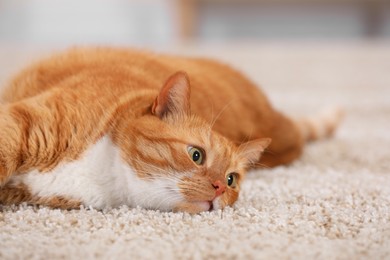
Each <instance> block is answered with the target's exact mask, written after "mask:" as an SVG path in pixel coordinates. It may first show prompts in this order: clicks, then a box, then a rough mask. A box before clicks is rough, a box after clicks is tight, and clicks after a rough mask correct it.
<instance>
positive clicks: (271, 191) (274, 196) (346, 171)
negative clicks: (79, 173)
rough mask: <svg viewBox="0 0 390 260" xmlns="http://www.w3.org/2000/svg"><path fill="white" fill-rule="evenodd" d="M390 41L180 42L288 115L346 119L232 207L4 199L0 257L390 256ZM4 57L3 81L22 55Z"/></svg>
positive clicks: (250, 181) (262, 173) (250, 185)
mask: <svg viewBox="0 0 390 260" xmlns="http://www.w3.org/2000/svg"><path fill="white" fill-rule="evenodd" d="M387 46H390V45H385V44H377V43H376V44H375V43H371V44H355V45H352V46H350V45H348V44H344V45H337V46H336V45H330V46H328V45H309V46H301V45H292V46H290V45H289V46H287V45H279V46H278V45H261V46H255V47H254V46H252V47H250V46H243V47H242V48H236V49H237V50H240V51H233V50H235V49H234V48H235V47H225V48H219V47H207V48H206V47H204V48H203V49H202V48H196V49H195V48H193V49H191V48H187V49H185V48H183V49H176V50H175V52H180V53H187V54H191V55H192V54H202V55H206V56H214V57H217V58H219V59H222V60H225V61H227V62H228V63H230V64H233V65H235V66H236V67H238V68H240V69H241V70H242V71H244V72H245V73H246V74H248V75H249V76H250V77H251V78H252V79H253V80H254V81H256V82H258V83H259V84H262V86H263V89H264V90H265V91H266V92H267V93H268V95H269V97H270V99H271V100H272V102H273V103H274V104H275V105H276V107H278V108H280V109H281V110H283V111H288V112H289V113H291V114H307V113H310V112H311V111H316V110H318V109H320V108H322V107H325V106H326V105H332V104H339V105H341V106H343V107H344V108H345V110H346V117H345V120H344V121H343V123H342V125H341V126H340V128H339V130H338V132H337V133H336V135H335V137H334V138H332V139H328V140H323V141H320V142H316V143H312V144H309V145H308V146H307V148H306V150H305V153H304V155H303V157H302V158H301V159H300V160H298V161H296V162H295V163H293V164H292V165H289V166H283V167H277V168H274V169H264V170H258V171H254V172H251V173H249V174H248V177H247V179H246V181H245V183H244V184H243V187H242V193H241V196H240V199H239V200H238V202H237V203H236V204H235V205H234V207H233V208H227V209H224V210H222V211H221V210H218V211H212V212H205V213H202V214H198V215H189V214H185V213H171V212H159V211H153V210H145V209H141V208H128V207H121V208H118V209H111V210H105V211H96V210H94V209H85V208H82V209H80V210H72V211H63V210H53V209H48V208H44V207H31V206H26V205H22V206H10V207H4V206H0V259H42V258H45V259H92V258H102V259H128V258H131V259H141V258H142V259H144V258H146V259H152V258H162V259H172V258H180V259H182V258H184V259H202V258H207V259H209V258H222V259H238V258H240V259H274V258H277V259H279V258H280V259H313V258H316V259H389V258H390V132H389V131H390V72H389V68H390V47H387ZM0 54H1V56H2V57H1V58H0V66H1V67H0V71H1V74H0V76H1V80H2V81H3V80H4V79H5V77H6V76H7V75H8V74H9V71H10V69H9V66H10V64H11V65H12V66H14V68H15V69H16V67H17V66H20V65H21V64H22V63H24V62H22V61H23V58H20V56H21V55H22V54H20V53H19V52H17V51H15V50H13V51H12V50H11V51H9V50H7V49H4V48H3V49H2V50H1V51H0ZM18 57H19V58H18ZM29 57H31V56H29Z"/></svg>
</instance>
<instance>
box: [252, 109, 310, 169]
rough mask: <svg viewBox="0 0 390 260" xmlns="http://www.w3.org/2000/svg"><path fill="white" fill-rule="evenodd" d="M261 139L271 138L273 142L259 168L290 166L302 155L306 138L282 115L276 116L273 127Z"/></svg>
mask: <svg viewBox="0 0 390 260" xmlns="http://www.w3.org/2000/svg"><path fill="white" fill-rule="evenodd" d="M261 137H270V138H271V139H272V142H271V144H270V145H269V146H268V148H267V149H266V151H265V152H264V153H263V155H262V156H261V159H260V162H259V164H258V166H259V167H274V166H277V165H282V164H288V163H290V162H292V161H293V160H295V159H296V158H298V157H299V156H300V155H301V154H302V151H303V146H304V138H303V135H302V133H301V131H300V129H299V128H298V126H297V125H296V123H295V122H294V121H292V120H291V119H289V118H287V117H286V116H284V115H282V114H280V113H276V114H275V116H274V120H273V122H272V127H270V128H269V129H267V131H266V132H264V133H261Z"/></svg>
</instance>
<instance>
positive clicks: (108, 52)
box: [0, 48, 340, 213]
mask: <svg viewBox="0 0 390 260" xmlns="http://www.w3.org/2000/svg"><path fill="white" fill-rule="evenodd" d="M339 114H340V113H339V112H338V111H333V112H331V113H328V114H326V115H322V116H319V117H317V118H313V119H312V120H300V121H298V120H292V119H290V118H288V117H286V116H284V115H283V114H281V113H279V112H278V111H276V110H275V109H274V108H273V107H272V105H271V104H270V102H269V101H268V100H267V98H266V97H265V95H264V94H263V93H262V92H261V90H260V89H259V88H258V87H257V86H256V85H255V84H253V83H252V82H251V81H250V80H248V79H247V78H246V77H245V76H243V75H242V74H241V73H240V72H238V71H236V70H234V69H233V68H231V67H229V66H228V65H225V64H221V63H219V62H216V61H213V60H209V59H204V58H188V57H187V58H186V57H178V56H170V55H164V54H156V53H152V52H147V51H139V50H132V49H119V48H117V49H115V48H74V49H70V50H67V51H65V52H63V53H60V54H56V55H54V56H51V57H49V58H47V59H44V60H42V61H40V62H38V63H36V64H33V65H32V66H30V67H28V68H26V69H24V70H23V71H22V72H20V73H19V74H18V75H17V76H16V77H14V78H13V79H12V80H11V81H10V83H9V84H8V85H7V86H5V89H4V91H3V95H2V98H1V107H0V204H3V205H8V204H19V203H22V202H26V203H28V204H37V205H45V206H49V207H53V208H61V209H77V208H79V207H80V206H81V205H84V206H86V207H93V208H96V209H103V208H114V207H118V206H121V205H128V206H131V207H135V206H140V207H143V208H147V209H156V210H162V211H184V212H188V213H199V212H202V211H209V210H213V209H214V210H217V209H223V208H224V207H226V206H232V205H233V204H234V203H235V201H236V200H237V198H238V195H239V191H240V185H241V184H242V181H243V179H244V177H245V174H246V172H247V171H248V170H249V169H251V168H255V167H273V166H277V165H281V164H288V163H290V162H292V161H293V160H295V159H296V158H298V157H299V156H300V155H301V153H302V149H303V146H304V144H305V142H306V141H309V140H315V139H319V138H322V137H326V136H329V135H331V134H332V133H333V131H334V129H335V127H336V125H337V124H338V121H339V118H340V116H339ZM271 140H272V142H271ZM266 149H267V150H266Z"/></svg>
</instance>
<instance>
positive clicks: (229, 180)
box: [226, 173, 237, 189]
mask: <svg viewBox="0 0 390 260" xmlns="http://www.w3.org/2000/svg"><path fill="white" fill-rule="evenodd" d="M226 184H227V185H228V186H229V187H230V188H233V189H234V188H235V187H236V186H237V175H236V174H235V173H229V174H228V175H227V176H226Z"/></svg>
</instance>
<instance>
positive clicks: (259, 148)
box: [238, 138, 271, 166]
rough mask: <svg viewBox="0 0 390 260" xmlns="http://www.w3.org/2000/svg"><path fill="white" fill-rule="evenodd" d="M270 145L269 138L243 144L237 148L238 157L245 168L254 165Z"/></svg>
mask: <svg viewBox="0 0 390 260" xmlns="http://www.w3.org/2000/svg"><path fill="white" fill-rule="evenodd" d="M270 143H271V138H261V139H256V140H252V141H249V142H246V143H243V144H241V145H240V146H239V148H238V151H239V157H240V159H242V160H244V163H245V164H246V165H247V166H250V165H253V164H256V163H257V162H258V161H259V160H260V156H261V154H262V153H263V152H264V150H265V148H267V147H268V145H269V144H270Z"/></svg>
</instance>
